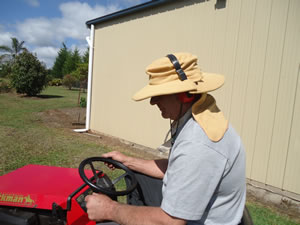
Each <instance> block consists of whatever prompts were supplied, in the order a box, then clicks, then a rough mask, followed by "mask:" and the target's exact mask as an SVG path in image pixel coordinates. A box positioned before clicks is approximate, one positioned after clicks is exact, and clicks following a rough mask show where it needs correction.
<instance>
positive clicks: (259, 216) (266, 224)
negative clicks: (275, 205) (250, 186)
mask: <svg viewBox="0 0 300 225" xmlns="http://www.w3.org/2000/svg"><path fill="white" fill-rule="evenodd" d="M247 207H248V209H249V211H250V215H251V217H252V220H253V223H254V224H255V225H299V223H297V222H296V221H293V220H292V219H290V218H289V217H287V216H285V215H282V214H279V213H277V212H275V211H274V210H272V209H269V208H266V207H264V206H262V205H261V204H257V203H254V202H248V203H247Z"/></svg>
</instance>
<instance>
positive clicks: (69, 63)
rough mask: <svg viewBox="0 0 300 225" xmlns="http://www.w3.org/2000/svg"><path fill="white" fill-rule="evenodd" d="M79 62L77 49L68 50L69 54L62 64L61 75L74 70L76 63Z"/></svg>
mask: <svg viewBox="0 0 300 225" xmlns="http://www.w3.org/2000/svg"><path fill="white" fill-rule="evenodd" d="M80 62H81V57H80V54H79V50H78V49H77V48H75V50H74V52H69V55H68V57H67V59H66V61H65V63H64V66H63V75H66V74H70V73H72V72H73V71H75V70H76V68H77V65H78V64H79V63H80Z"/></svg>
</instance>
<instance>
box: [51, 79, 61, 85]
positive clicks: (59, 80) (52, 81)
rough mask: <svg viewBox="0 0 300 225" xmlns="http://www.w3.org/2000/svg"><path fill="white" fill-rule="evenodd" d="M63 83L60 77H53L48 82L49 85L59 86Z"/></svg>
mask: <svg viewBox="0 0 300 225" xmlns="http://www.w3.org/2000/svg"><path fill="white" fill-rule="evenodd" d="M62 84H63V80H62V79H60V78H54V79H52V80H51V81H49V82H48V85H50V86H61V85H62Z"/></svg>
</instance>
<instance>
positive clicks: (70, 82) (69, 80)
mask: <svg viewBox="0 0 300 225" xmlns="http://www.w3.org/2000/svg"><path fill="white" fill-rule="evenodd" d="M76 82H77V79H76V78H75V77H74V76H72V75H70V74H67V75H65V76H64V79H63V81H62V83H63V85H64V86H66V87H68V88H69V90H71V89H72V87H74V86H75V85H76Z"/></svg>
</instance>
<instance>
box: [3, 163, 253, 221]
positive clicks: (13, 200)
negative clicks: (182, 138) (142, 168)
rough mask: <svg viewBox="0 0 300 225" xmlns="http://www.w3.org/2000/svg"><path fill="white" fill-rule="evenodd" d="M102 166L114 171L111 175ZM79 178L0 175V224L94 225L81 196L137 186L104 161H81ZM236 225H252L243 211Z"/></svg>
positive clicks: (127, 173) (41, 172) (53, 171)
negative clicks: (107, 165)
mask: <svg viewBox="0 0 300 225" xmlns="http://www.w3.org/2000/svg"><path fill="white" fill-rule="evenodd" d="M104 163H108V164H113V165H114V166H115V167H116V168H118V170H114V171H115V172H113V173H112V174H111V172H110V171H109V169H107V168H106V166H105V165H104ZM87 167H88V168H87ZM119 169H120V170H119ZM105 170H107V171H108V172H107V173H106V172H105ZM107 174H110V176H108V175H107ZM79 175H80V176H78V170H77V169H73V168H62V167H51V166H40V165H27V166H24V167H22V168H20V169H17V170H15V171H13V172H10V173H8V174H6V175H4V176H1V177H0V225H94V224H96V223H95V222H94V221H90V220H89V219H88V216H87V213H86V206H85V201H84V199H85V196H87V195H89V194H91V193H92V192H97V193H103V194H106V195H108V196H110V197H111V198H112V199H114V200H117V196H123V195H127V194H129V193H130V192H131V191H133V190H134V189H135V187H136V185H137V180H136V178H135V175H134V173H133V172H132V171H131V170H129V169H128V168H127V167H126V166H124V165H123V164H121V163H120V162H117V161H115V160H112V159H107V158H101V157H93V158H88V159H85V160H84V161H82V162H81V164H80V165H79ZM125 178H126V181H127V182H125V180H124V179H125ZM240 225H253V223H252V220H251V217H250V214H249V212H248V210H247V208H245V210H244V214H243V218H242V221H241V223H240Z"/></svg>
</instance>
